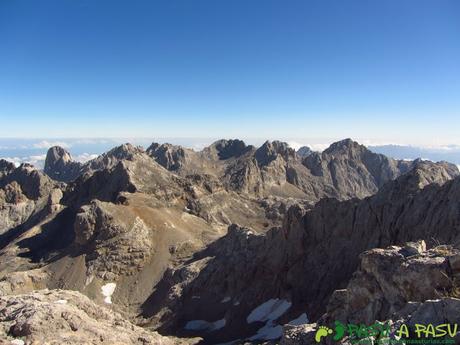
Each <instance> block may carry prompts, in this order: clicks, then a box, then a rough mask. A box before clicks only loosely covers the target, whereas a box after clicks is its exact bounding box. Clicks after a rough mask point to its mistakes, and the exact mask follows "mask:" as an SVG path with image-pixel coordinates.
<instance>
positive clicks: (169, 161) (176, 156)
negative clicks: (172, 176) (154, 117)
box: [147, 143, 185, 171]
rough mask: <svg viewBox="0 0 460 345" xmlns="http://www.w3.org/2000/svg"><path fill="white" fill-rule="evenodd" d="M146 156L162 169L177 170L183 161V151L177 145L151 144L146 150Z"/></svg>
mask: <svg viewBox="0 0 460 345" xmlns="http://www.w3.org/2000/svg"><path fill="white" fill-rule="evenodd" d="M147 154H148V155H149V156H150V157H152V158H153V159H155V160H156V161H157V163H159V164H160V165H161V166H163V167H164V168H166V169H168V170H171V171H176V170H179V169H180V168H181V167H182V166H183V164H184V160H185V149H184V148H182V147H181V146H178V145H172V144H168V143H165V144H158V143H152V144H151V145H150V146H149V147H148V148H147Z"/></svg>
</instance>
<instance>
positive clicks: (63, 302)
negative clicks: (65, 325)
mask: <svg viewBox="0 0 460 345" xmlns="http://www.w3.org/2000/svg"><path fill="white" fill-rule="evenodd" d="M54 303H56V304H67V300H66V299H58V300H57V301H55V302H54Z"/></svg>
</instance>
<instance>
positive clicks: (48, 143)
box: [32, 140, 72, 149]
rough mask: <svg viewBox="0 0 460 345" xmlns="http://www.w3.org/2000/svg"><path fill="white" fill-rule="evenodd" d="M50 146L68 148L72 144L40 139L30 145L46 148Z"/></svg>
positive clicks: (36, 147)
mask: <svg viewBox="0 0 460 345" xmlns="http://www.w3.org/2000/svg"><path fill="white" fill-rule="evenodd" d="M51 146H61V147H63V148H65V149H68V148H70V147H71V146H72V145H71V144H69V143H67V142H65V141H47V140H42V141H40V142H38V143H34V144H32V147H33V148H34V149H48V148H50V147H51Z"/></svg>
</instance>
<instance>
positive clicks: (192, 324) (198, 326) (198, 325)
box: [184, 319, 226, 332]
mask: <svg viewBox="0 0 460 345" xmlns="http://www.w3.org/2000/svg"><path fill="white" fill-rule="evenodd" d="M225 323H226V321H225V319H221V320H217V321H214V322H209V321H205V320H192V321H188V322H187V323H186V325H185V327H184V328H185V329H187V330H190V331H206V332H211V331H216V330H218V329H221V328H224V327H225Z"/></svg>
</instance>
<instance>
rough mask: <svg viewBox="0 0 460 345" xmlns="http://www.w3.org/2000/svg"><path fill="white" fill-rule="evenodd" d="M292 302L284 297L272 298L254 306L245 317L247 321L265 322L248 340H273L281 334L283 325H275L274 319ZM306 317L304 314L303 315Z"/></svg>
mask: <svg viewBox="0 0 460 345" xmlns="http://www.w3.org/2000/svg"><path fill="white" fill-rule="evenodd" d="M291 305H292V303H291V302H288V301H286V300H284V299H279V298H272V299H270V300H268V301H267V302H265V303H262V304H261V305H259V306H258V307H257V308H255V309H254V310H253V311H252V312H251V313H250V314H249V315H248V317H247V318H246V321H247V322H248V323H252V322H256V321H259V322H265V325H264V326H263V327H261V328H259V329H258V331H257V333H256V334H255V335H253V336H252V337H250V338H249V339H248V340H273V339H278V338H280V337H281V336H282V334H283V327H282V326H281V325H277V324H276V323H275V320H276V319H278V318H279V317H280V316H281V315H283V314H284V313H285V312H286V311H287V310H288V309H289V308H290V307H291ZM305 317H306V315H305Z"/></svg>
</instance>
